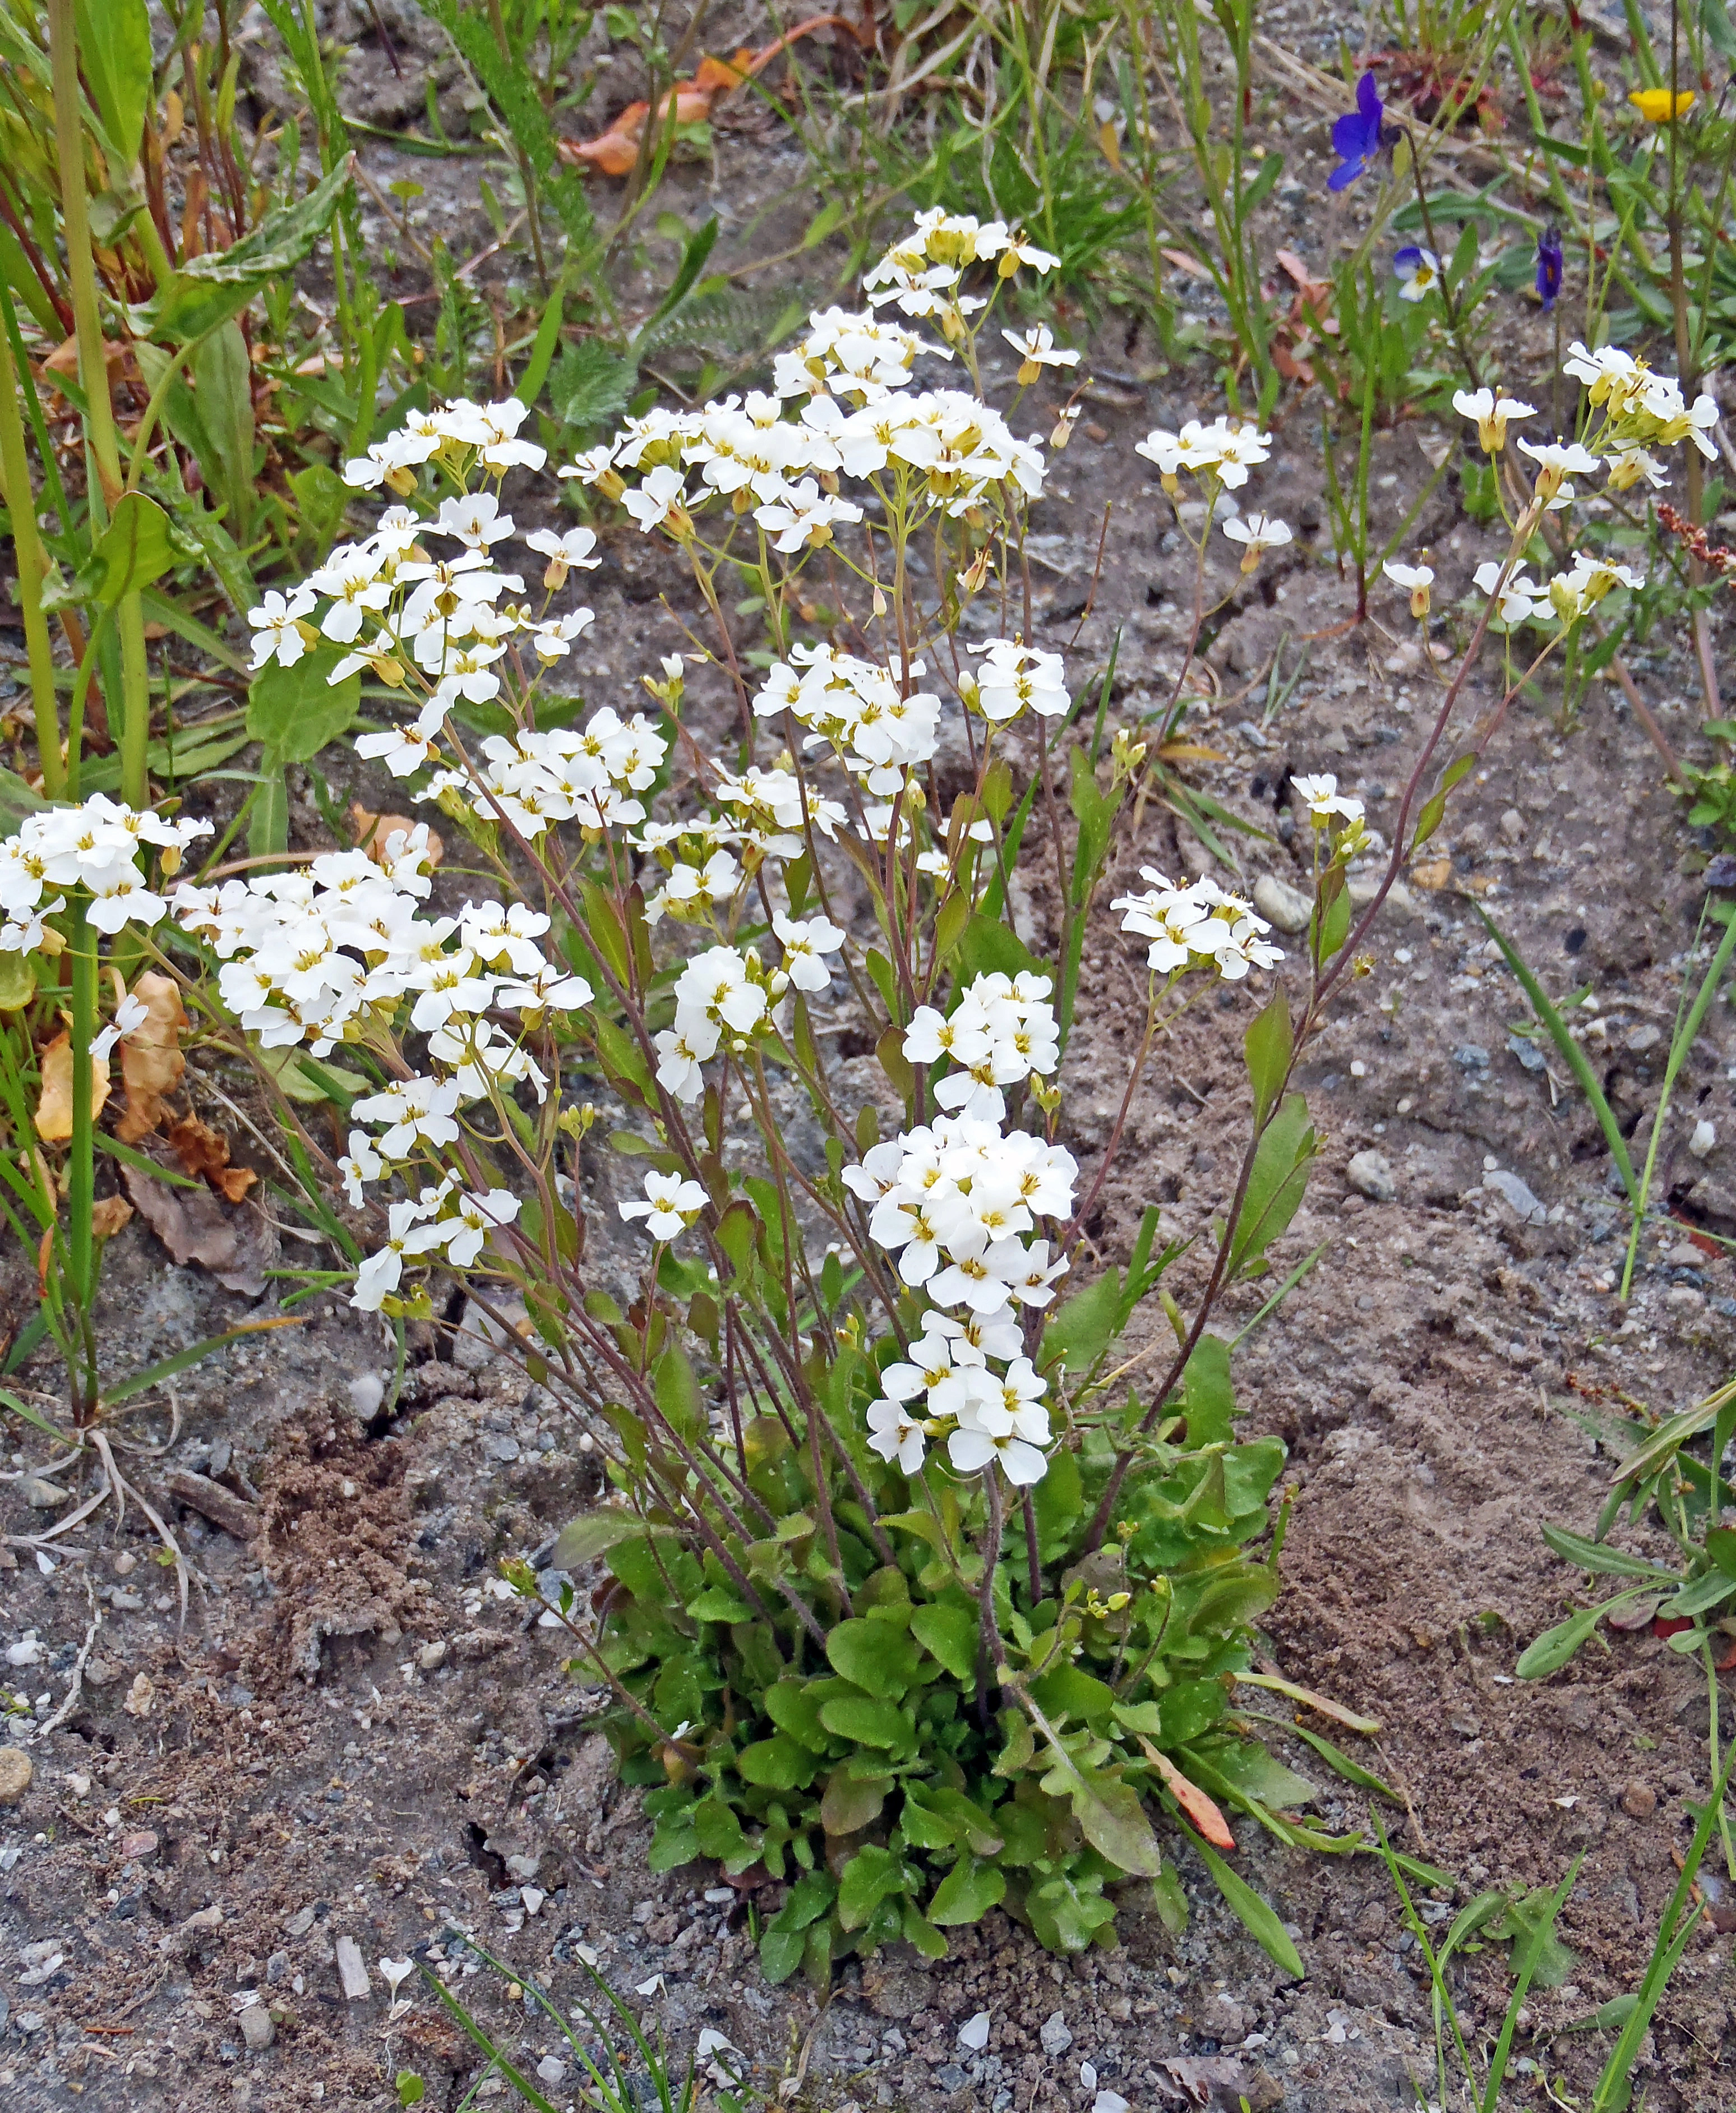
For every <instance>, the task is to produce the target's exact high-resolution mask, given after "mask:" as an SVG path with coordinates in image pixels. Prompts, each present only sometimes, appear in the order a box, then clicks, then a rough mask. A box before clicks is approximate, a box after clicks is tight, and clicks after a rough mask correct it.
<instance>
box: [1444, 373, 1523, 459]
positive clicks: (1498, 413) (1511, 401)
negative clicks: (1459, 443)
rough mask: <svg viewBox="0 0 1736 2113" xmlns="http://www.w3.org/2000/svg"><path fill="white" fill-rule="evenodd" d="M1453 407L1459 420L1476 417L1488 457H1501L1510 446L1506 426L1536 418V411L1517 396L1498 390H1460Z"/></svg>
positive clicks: (1455, 393) (1480, 438) (1480, 436)
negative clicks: (1504, 449)
mask: <svg viewBox="0 0 1736 2113" xmlns="http://www.w3.org/2000/svg"><path fill="white" fill-rule="evenodd" d="M1453 408H1454V410H1456V412H1457V413H1459V415H1460V418H1474V419H1475V421H1476V422H1477V437H1478V439H1479V440H1480V441H1481V442H1482V444H1483V451H1484V453H1485V454H1492V455H1498V454H1500V453H1501V450H1502V449H1503V448H1504V447H1505V446H1506V444H1507V427H1509V425H1510V424H1512V423H1514V422H1516V421H1517V420H1519V419H1520V418H1535V417H1536V416H1537V413H1536V411H1535V410H1534V409H1533V408H1532V406H1531V405H1530V404H1521V403H1520V401H1519V399H1518V398H1517V397H1515V396H1508V395H1503V394H1502V392H1501V390H1498V389H1460V390H1456V391H1455V392H1454V395H1453Z"/></svg>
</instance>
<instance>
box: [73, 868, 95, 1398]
mask: <svg viewBox="0 0 1736 2113" xmlns="http://www.w3.org/2000/svg"><path fill="white" fill-rule="evenodd" d="M86 909H87V906H86V903H85V901H84V897H83V895H82V894H80V895H79V896H77V897H75V898H74V906H73V911H72V930H71V934H70V936H69V941H68V948H67V951H68V952H69V953H70V955H71V969H72V1028H71V1043H72V1141H71V1150H70V1152H69V1155H68V1158H67V1164H66V1253H67V1257H68V1270H67V1274H68V1276H69V1278H70V1279H71V1288H72V1299H73V1303H74V1304H75V1306H76V1307H77V1308H78V1317H79V1321H80V1324H81V1326H82V1325H83V1324H84V1323H87V1322H88V1321H89V1314H90V1305H91V1299H92V1297H93V1294H94V1292H95V1289H96V1271H95V1267H94V1262H95V1251H94V1243H93V1237H92V1233H91V1214H92V1212H93V1208H94V1204H95V1196H96V1160H95V1154H94V1150H93V1141H94V1136H95V1131H96V1115H95V1111H94V1109H93V1106H92V1103H93V1101H94V1099H95V1098H96V1096H95V1093H94V1090H93V1088H94V1085H95V1078H94V1068H95V1067H94V1066H93V1064H92V1062H91V1059H90V1045H91V1043H92V1042H93V1041H94V1040H95V1038H96V1032H97V941H96V934H95V933H93V931H92V929H91V927H90V923H89V917H88V915H87V914H86ZM85 1332H86V1333H87V1335H88V1329H87V1330H86V1331H85ZM85 1406H86V1404H84V1403H79V1404H78V1407H79V1408H80V1411H81V1412H82V1410H83V1408H84V1407H85Z"/></svg>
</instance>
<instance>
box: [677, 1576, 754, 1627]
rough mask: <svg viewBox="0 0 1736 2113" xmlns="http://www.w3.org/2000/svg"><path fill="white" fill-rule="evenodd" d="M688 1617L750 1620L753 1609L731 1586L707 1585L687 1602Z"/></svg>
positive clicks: (695, 1619)
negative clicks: (696, 1596) (695, 1597)
mask: <svg viewBox="0 0 1736 2113" xmlns="http://www.w3.org/2000/svg"><path fill="white" fill-rule="evenodd" d="M686 1613H687V1616H688V1618H689V1619H690V1620H691V1621H695V1622H751V1621H752V1620H753V1618H754V1609H752V1608H751V1607H750V1606H749V1605H748V1604H746V1602H745V1600H743V1599H742V1598H741V1596H740V1594H739V1593H738V1592H737V1591H736V1590H735V1588H734V1586H728V1585H709V1586H707V1587H706V1588H705V1590H704V1591H703V1592H701V1593H700V1594H699V1596H698V1598H697V1599H694V1600H689V1601H688V1602H687V1606H686Z"/></svg>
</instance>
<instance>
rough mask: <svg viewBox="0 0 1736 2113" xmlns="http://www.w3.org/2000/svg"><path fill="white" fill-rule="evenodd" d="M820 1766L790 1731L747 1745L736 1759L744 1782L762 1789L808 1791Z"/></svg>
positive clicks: (738, 1772) (737, 1771)
mask: <svg viewBox="0 0 1736 2113" xmlns="http://www.w3.org/2000/svg"><path fill="white" fill-rule="evenodd" d="M818 1765H819V1764H818V1760H817V1759H816V1758H815V1756H814V1755H813V1754H811V1753H809V1751H808V1750H806V1749H805V1748H804V1747H802V1746H798V1745H797V1744H796V1742H795V1740H794V1739H792V1738H791V1737H790V1736H788V1734H787V1733H786V1732H778V1733H777V1736H775V1737H774V1738H770V1739H759V1740H756V1741H754V1744H753V1745H752V1746H744V1747H743V1748H742V1750H741V1751H740V1754H739V1755H737V1756H736V1773H737V1774H738V1775H739V1776H740V1778H741V1780H742V1781H743V1782H750V1783H757V1784H758V1785H759V1787H760V1788H761V1789H762V1790H805V1789H806V1788H807V1787H808V1785H809V1783H811V1782H813V1775H814V1770H815V1769H816V1768H818Z"/></svg>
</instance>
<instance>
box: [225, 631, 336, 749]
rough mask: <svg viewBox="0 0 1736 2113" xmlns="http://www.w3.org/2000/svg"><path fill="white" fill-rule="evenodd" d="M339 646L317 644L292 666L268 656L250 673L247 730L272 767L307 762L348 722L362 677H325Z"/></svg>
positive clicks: (333, 663)
mask: <svg viewBox="0 0 1736 2113" xmlns="http://www.w3.org/2000/svg"><path fill="white" fill-rule="evenodd" d="M343 655H344V648H343V647H342V646H333V645H329V644H328V645H321V646H315V647H314V649H313V650H312V652H311V653H304V654H303V655H302V657H301V659H299V660H298V661H297V662H296V663H295V664H294V667H293V668H285V667H281V666H280V665H279V664H278V663H277V662H276V661H275V660H274V661H273V662H272V663H271V665H270V666H269V667H268V668H262V669H260V671H259V673H257V675H256V676H254V678H253V686H252V687H251V688H250V689H249V690H248V696H247V731H248V735H249V736H250V737H251V738H252V739H253V740H254V741H257V742H260V743H261V744H262V746H264V747H265V748H266V749H267V750H269V751H270V752H271V759H272V761H273V762H274V763H275V764H276V765H277V766H278V767H281V766H282V765H283V764H286V763H311V762H312V760H313V759H314V757H315V756H317V755H318V754H319V752H320V751H321V749H322V748H324V747H326V746H327V744H328V743H330V742H334V741H336V740H337V739H338V738H339V736H340V735H342V734H344V733H347V732H349V728H350V727H351V725H352V724H353V723H354V720H355V716H356V713H357V710H358V708H359V707H360V705H361V702H362V678H361V677H360V676H359V675H346V676H345V677H344V680H343V681H342V682H332V681H331V680H330V675H331V671H332V669H334V668H335V667H336V665H337V664H338V662H339V660H340V659H342V658H343Z"/></svg>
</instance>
